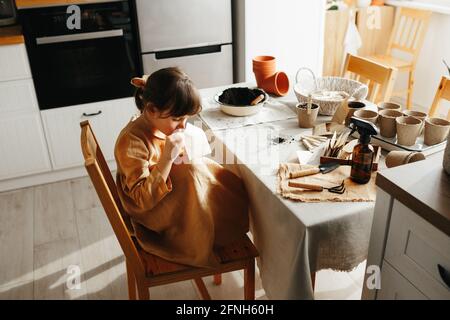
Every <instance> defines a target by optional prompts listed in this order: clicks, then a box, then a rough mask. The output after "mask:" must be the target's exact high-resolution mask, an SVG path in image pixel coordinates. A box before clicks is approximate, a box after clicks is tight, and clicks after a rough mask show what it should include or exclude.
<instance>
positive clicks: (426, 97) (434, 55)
mask: <svg viewBox="0 0 450 320" xmlns="http://www.w3.org/2000/svg"><path fill="white" fill-rule="evenodd" d="M449 32H450V14H443V13H435V12H434V13H433V14H432V16H431V19H430V25H429V29H428V32H427V35H426V37H425V41H424V44H423V47H422V51H421V53H420V56H419V59H418V62H417V68H416V76H415V86H414V94H413V104H414V105H415V106H416V107H419V108H421V109H425V110H428V109H429V108H430V106H431V103H432V102H433V98H434V94H435V93H436V90H437V87H438V85H439V81H440V79H441V76H442V75H447V76H448V75H449V73H448V71H447V69H446V68H445V66H444V64H443V62H442V59H445V60H446V61H447V63H449V64H450V42H449V41H448V34H449ZM406 84H407V75H406V73H401V74H400V75H399V77H398V80H397V82H396V90H398V89H403V88H405V87H406ZM399 100H400V101H401V102H404V99H399ZM448 108H450V103H449V102H446V101H443V102H442V103H441V107H440V109H439V110H438V112H439V115H440V116H446V115H447V111H448V110H449V109H448Z"/></svg>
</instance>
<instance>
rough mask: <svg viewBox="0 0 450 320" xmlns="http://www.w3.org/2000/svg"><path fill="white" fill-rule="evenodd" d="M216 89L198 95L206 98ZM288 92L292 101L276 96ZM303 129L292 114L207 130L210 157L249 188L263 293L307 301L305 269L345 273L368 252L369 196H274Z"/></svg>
mask: <svg viewBox="0 0 450 320" xmlns="http://www.w3.org/2000/svg"><path fill="white" fill-rule="evenodd" d="M241 85H242V84H241ZM219 89H221V88H211V89H207V90H201V93H202V95H203V97H207V96H209V97H210V96H211V94H212V93H213V92H217V90H219ZM289 98H290V99H291V101H293V102H295V97H292V96H291V97H285V98H283V99H289ZM325 120H329V118H324V119H322V121H325ZM206 129H207V128H206ZM302 133H307V134H308V133H309V134H311V129H300V128H299V127H298V124H297V119H289V120H283V121H277V122H270V123H263V124H259V125H254V126H248V127H243V128H238V129H231V130H213V131H212V135H213V137H212V138H213V139H212V140H213V141H212V145H213V150H214V154H213V155H212V158H213V159H215V160H216V161H218V162H221V160H222V163H223V164H224V166H225V167H227V168H230V169H231V170H233V171H235V172H236V171H237V173H238V174H239V175H240V176H241V177H242V179H243V180H244V182H245V185H246V188H247V190H248V193H249V197H250V201H251V204H250V205H251V215H250V224H251V232H252V235H253V239H254V243H255V246H256V247H257V249H258V251H259V253H260V257H259V258H258V260H257V263H258V267H259V270H260V277H261V280H262V284H263V287H264V289H265V291H266V294H267V297H269V298H270V299H313V298H314V292H313V288H312V283H311V273H313V272H315V271H319V270H321V269H333V270H340V271H350V270H352V269H353V268H355V267H356V266H357V265H358V264H359V263H361V262H362V261H364V260H365V259H366V256H367V251H368V244H369V238H370V230H371V225H372V216H373V210H374V203H373V202H358V203H349V202H341V203H339V202H333V203H330V202H322V203H299V202H294V201H291V200H288V199H283V198H282V197H280V196H279V195H277V194H276V179H277V177H276V172H277V168H278V165H279V163H284V162H296V161H297V155H296V151H298V150H301V149H302V148H303V146H302V144H301V143H300V141H299V139H298V137H299V135H300V134H302ZM279 138H282V139H279ZM220 146H221V147H220ZM231 159H232V160H233V161H230V160H231ZM224 162H226V163H224ZM230 162H232V163H230ZM236 163H237V164H238V165H236Z"/></svg>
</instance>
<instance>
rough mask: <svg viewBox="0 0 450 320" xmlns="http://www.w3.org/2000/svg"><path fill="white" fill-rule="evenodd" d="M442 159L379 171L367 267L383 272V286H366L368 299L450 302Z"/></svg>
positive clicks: (449, 227) (449, 203)
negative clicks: (375, 267) (442, 300)
mask: <svg viewBox="0 0 450 320" xmlns="http://www.w3.org/2000/svg"><path fill="white" fill-rule="evenodd" d="M442 156H443V153H440V154H438V155H435V156H434V158H431V159H428V160H425V161H419V162H415V163H411V164H408V165H404V166H400V167H396V168H391V169H387V170H382V171H380V172H379V173H378V175H377V180H376V184H377V186H378V189H377V202H376V205H375V212H374V219H373V225H372V231H371V236H370V244H369V253H368V257H367V268H371V270H373V266H378V267H379V268H380V269H381V287H379V288H372V287H370V288H369V286H367V285H365V286H364V287H363V295H362V298H363V299H433V300H438V299H439V300H440V299H445V300H450V211H449V209H448V208H449V207H450V198H449V197H448V194H449V191H450V185H449V183H448V179H449V177H448V176H447V175H446V173H445V172H444V170H443V168H442ZM369 277H373V275H372V274H371V272H369V271H368V272H367V273H366V279H365V281H364V284H367V283H368V281H367V280H368V279H369ZM369 282H370V281H369Z"/></svg>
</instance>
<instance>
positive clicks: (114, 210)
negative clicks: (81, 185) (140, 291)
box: [80, 120, 145, 275]
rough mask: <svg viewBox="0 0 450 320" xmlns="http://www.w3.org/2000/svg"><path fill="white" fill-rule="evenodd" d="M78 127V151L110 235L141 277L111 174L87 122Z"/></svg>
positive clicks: (133, 244) (138, 261) (125, 217)
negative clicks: (79, 128) (79, 130)
mask: <svg viewBox="0 0 450 320" xmlns="http://www.w3.org/2000/svg"><path fill="white" fill-rule="evenodd" d="M80 126H81V150H82V152H83V156H84V160H85V162H84V165H85V167H86V170H87V171H88V173H89V176H90V178H91V180H92V183H93V185H94V187H95V190H96V192H97V195H98V197H99V198H100V201H101V203H102V206H103V208H104V209H105V212H106V215H107V216H108V220H109V222H110V223H111V226H112V228H113V230H114V233H115V234H116V237H117V239H118V240H119V244H120V246H121V248H122V250H123V252H124V254H125V257H126V259H127V262H128V263H130V266H131V267H132V268H133V271H134V272H135V273H137V274H139V275H141V274H143V273H144V272H145V271H144V270H145V269H144V264H143V262H142V260H141V258H140V256H139V253H138V250H137V248H136V245H135V243H134V241H133V239H132V237H131V235H130V232H129V230H132V229H130V228H131V225H130V222H129V219H128V218H127V216H126V214H125V211H124V209H123V207H122V203H121V202H120V198H119V194H118V193H117V189H116V188H117V187H116V184H115V182H114V179H113V177H112V175H111V171H110V170H109V168H108V164H107V163H106V161H105V158H104V156H103V153H102V151H101V149H100V146H99V144H98V142H97V139H96V138H95V135H94V132H93V131H92V128H91V126H90V124H89V121H87V120H86V121H83V122H81V123H80Z"/></svg>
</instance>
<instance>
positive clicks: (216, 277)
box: [214, 273, 222, 286]
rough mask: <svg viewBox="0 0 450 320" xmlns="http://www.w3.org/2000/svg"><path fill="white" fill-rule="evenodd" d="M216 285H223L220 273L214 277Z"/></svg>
mask: <svg viewBox="0 0 450 320" xmlns="http://www.w3.org/2000/svg"><path fill="white" fill-rule="evenodd" d="M214 284H215V285H216V286H218V285H221V284H222V274H221V273H218V274H215V275H214Z"/></svg>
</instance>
